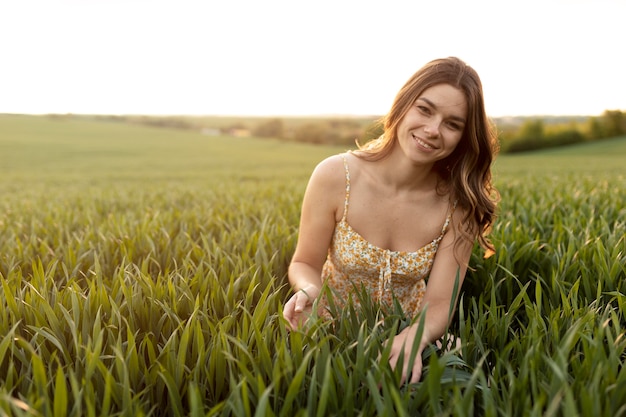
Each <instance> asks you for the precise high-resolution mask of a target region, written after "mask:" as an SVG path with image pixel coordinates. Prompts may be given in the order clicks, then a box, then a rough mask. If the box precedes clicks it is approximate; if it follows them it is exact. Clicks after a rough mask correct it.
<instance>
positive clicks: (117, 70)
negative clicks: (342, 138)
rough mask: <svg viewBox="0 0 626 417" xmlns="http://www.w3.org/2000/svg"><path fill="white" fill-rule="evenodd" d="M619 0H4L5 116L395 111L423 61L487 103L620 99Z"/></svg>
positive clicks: (592, 103) (506, 109)
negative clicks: (467, 73)
mask: <svg viewBox="0 0 626 417" xmlns="http://www.w3.org/2000/svg"><path fill="white" fill-rule="evenodd" d="M625 24H626V0H570V1H566V0H524V1H506V0H500V1H487V0H471V1H467V0H456V1H455V0H448V1H445V0H430V1H422V0H411V1H408V0H403V1H400V0H385V1H382V0H381V1H370V0H360V1H357V0H315V1H298V0H284V1H279V0H262V1H261V0H219V1H218V0H204V1H200V0H19V1H17V0H13V1H11V0H0V113H99V114H206V115H209V114H210V115H215V114H217V115H301V114H306V115H311V114H375V115H380V114H384V113H386V112H387V111H388V109H389V107H390V105H391V102H392V100H393V98H394V96H395V94H396V92H397V91H398V89H399V88H400V87H401V86H402V84H404V82H405V81H406V80H407V79H408V78H409V77H410V76H411V75H412V74H413V73H414V72H415V71H416V70H417V69H418V68H419V67H420V66H422V65H423V64H425V63H426V62H427V61H429V60H431V59H434V58H439V57H445V56H450V55H455V56H458V57H460V58H461V59H463V60H465V61H466V62H467V63H468V64H469V65H471V66H473V67H474V68H475V69H476V70H477V71H478V73H479V74H480V76H481V78H482V81H483V86H484V89H485V96H486V105H487V111H488V113H489V114H490V115H491V116H493V117H497V116H504V115H537V114H552V115H563V114H566V115H599V114H601V113H602V112H603V111H604V110H606V109H622V110H626V53H625V52H624V48H625V43H624V39H626V37H625V36H626V35H625V33H626V32H625V30H624V25H625Z"/></svg>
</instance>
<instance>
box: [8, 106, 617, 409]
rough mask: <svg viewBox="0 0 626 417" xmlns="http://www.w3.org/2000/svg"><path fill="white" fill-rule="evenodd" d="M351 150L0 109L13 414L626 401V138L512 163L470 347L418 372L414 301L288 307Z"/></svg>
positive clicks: (481, 274)
mask: <svg viewBox="0 0 626 417" xmlns="http://www.w3.org/2000/svg"><path fill="white" fill-rule="evenodd" d="M342 150H343V148H332V147H322V146H313V145H303V144H295V143H285V142H280V141H275V140H267V139H263V140H261V139H254V138H226V137H209V136H202V135H201V134H199V133H194V132H191V131H180V130H167V129H158V128H150V127H145V126H138V125H125V124H120V123H107V122H103V121H89V120H64V119H50V118H46V117H34V116H10V115H0V196H1V199H0V283H1V285H2V289H1V290H0V415H8V416H55V417H61V416H182V415H188V416H289V417H291V416H331V415H336V416H375V415H376V416H416V415H420V416H435V415H436V416H446V415H454V416H476V415H478V416H568V417H569V416H577V415H580V416H594V417H601V416H611V417H614V416H626V369H625V366H624V365H625V361H626V337H625V332H626V318H625V315H624V314H625V309H626V237H625V235H626V163H625V162H626V137H622V138H617V139H612V140H606V141H602V142H596V143H593V144H587V145H577V146H575V147H569V148H562V149H555V150H552V151H550V152H542V153H536V154H519V155H516V156H508V155H503V156H501V157H499V158H498V160H497V162H496V166H495V168H494V173H495V182H496V185H497V187H498V188H499V190H500V192H501V194H502V202H501V205H500V213H499V218H498V221H497V224H496V225H495V227H494V230H493V233H492V240H493V242H494V243H495V245H496V247H497V252H496V254H495V255H494V256H492V257H490V258H487V259H484V257H483V253H482V251H480V250H479V249H478V248H477V249H476V251H475V253H474V254H473V256H472V265H471V266H472V267H473V271H471V272H469V274H468V276H467V279H466V281H465V283H464V285H463V287H462V289H461V292H462V294H461V300H460V304H459V308H458V309H457V313H456V317H455V320H454V322H453V324H452V326H451V329H450V335H451V337H456V336H458V337H460V338H461V340H462V345H461V348H460V350H453V351H447V352H440V351H437V350H436V349H432V350H431V351H429V352H428V354H427V355H425V358H424V361H425V372H424V375H423V377H422V380H421V382H420V383H419V384H415V385H410V386H400V385H399V384H398V380H399V375H398V374H397V372H394V371H393V370H392V369H390V368H389V366H388V365H385V364H384V362H385V361H384V358H385V355H386V354H388V352H386V351H385V350H384V349H383V348H382V341H383V340H385V339H386V338H388V337H389V336H391V335H392V334H394V332H397V331H398V328H399V327H401V326H404V325H406V324H407V319H406V318H405V317H403V316H402V314H401V312H397V313H394V314H391V313H388V314H386V315H383V314H381V313H379V312H378V310H377V309H376V306H375V305H372V304H371V303H367V302H365V305H366V306H367V307H366V308H364V309H363V310H362V311H361V310H359V311H353V312H350V311H343V312H338V313H337V315H338V317H337V322H336V325H335V326H334V327H332V326H330V325H329V324H328V323H326V322H323V321H321V320H320V321H316V322H314V323H312V325H311V326H309V327H308V328H306V329H303V330H301V331H294V332H288V331H287V330H286V328H285V323H284V322H283V320H282V316H281V308H282V305H283V302H284V301H285V300H286V298H287V297H288V295H289V288H288V285H287V280H286V270H287V265H288V263H289V260H290V257H291V254H292V253H293V250H294V247H295V243H296V237H297V226H298V219H299V210H300V202H301V198H302V195H303V192H304V187H305V185H306V182H307V179H308V176H309V174H310V173H311V170H312V169H313V167H314V166H315V165H316V163H317V162H318V161H320V160H321V159H322V158H324V157H326V156H328V155H331V154H334V153H337V152H340V151H342ZM365 298H367V297H365ZM364 301H367V299H365V300H364ZM379 356H382V358H383V360H382V361H379V359H378V358H379Z"/></svg>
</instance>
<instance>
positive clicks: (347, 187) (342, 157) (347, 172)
mask: <svg viewBox="0 0 626 417" xmlns="http://www.w3.org/2000/svg"><path fill="white" fill-rule="evenodd" d="M341 159H343V167H344V168H345V170H346V200H345V202H344V203H343V216H342V217H341V220H342V221H344V220H346V217H347V216H348V201H349V200H350V171H349V170H348V159H347V158H346V154H345V153H342V154H341Z"/></svg>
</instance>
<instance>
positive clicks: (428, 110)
mask: <svg viewBox="0 0 626 417" xmlns="http://www.w3.org/2000/svg"><path fill="white" fill-rule="evenodd" d="M417 108H418V109H419V110H420V111H422V112H423V113H426V114H430V109H429V108H428V107H425V106H417Z"/></svg>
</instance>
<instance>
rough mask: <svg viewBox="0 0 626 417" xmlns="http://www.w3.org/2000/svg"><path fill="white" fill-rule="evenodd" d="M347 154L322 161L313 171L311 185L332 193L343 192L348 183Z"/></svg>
mask: <svg viewBox="0 0 626 417" xmlns="http://www.w3.org/2000/svg"><path fill="white" fill-rule="evenodd" d="M344 157H345V154H336V155H332V156H329V157H327V158H325V159H323V160H322V161H320V162H319V163H318V164H317V165H316V166H315V169H314V170H313V173H312V174H311V178H310V180H309V185H310V186H313V187H319V188H321V189H324V190H326V191H327V192H330V193H332V192H333V191H338V190H343V189H344V188H345V183H346V174H345V165H344V159H343V158H344Z"/></svg>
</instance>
